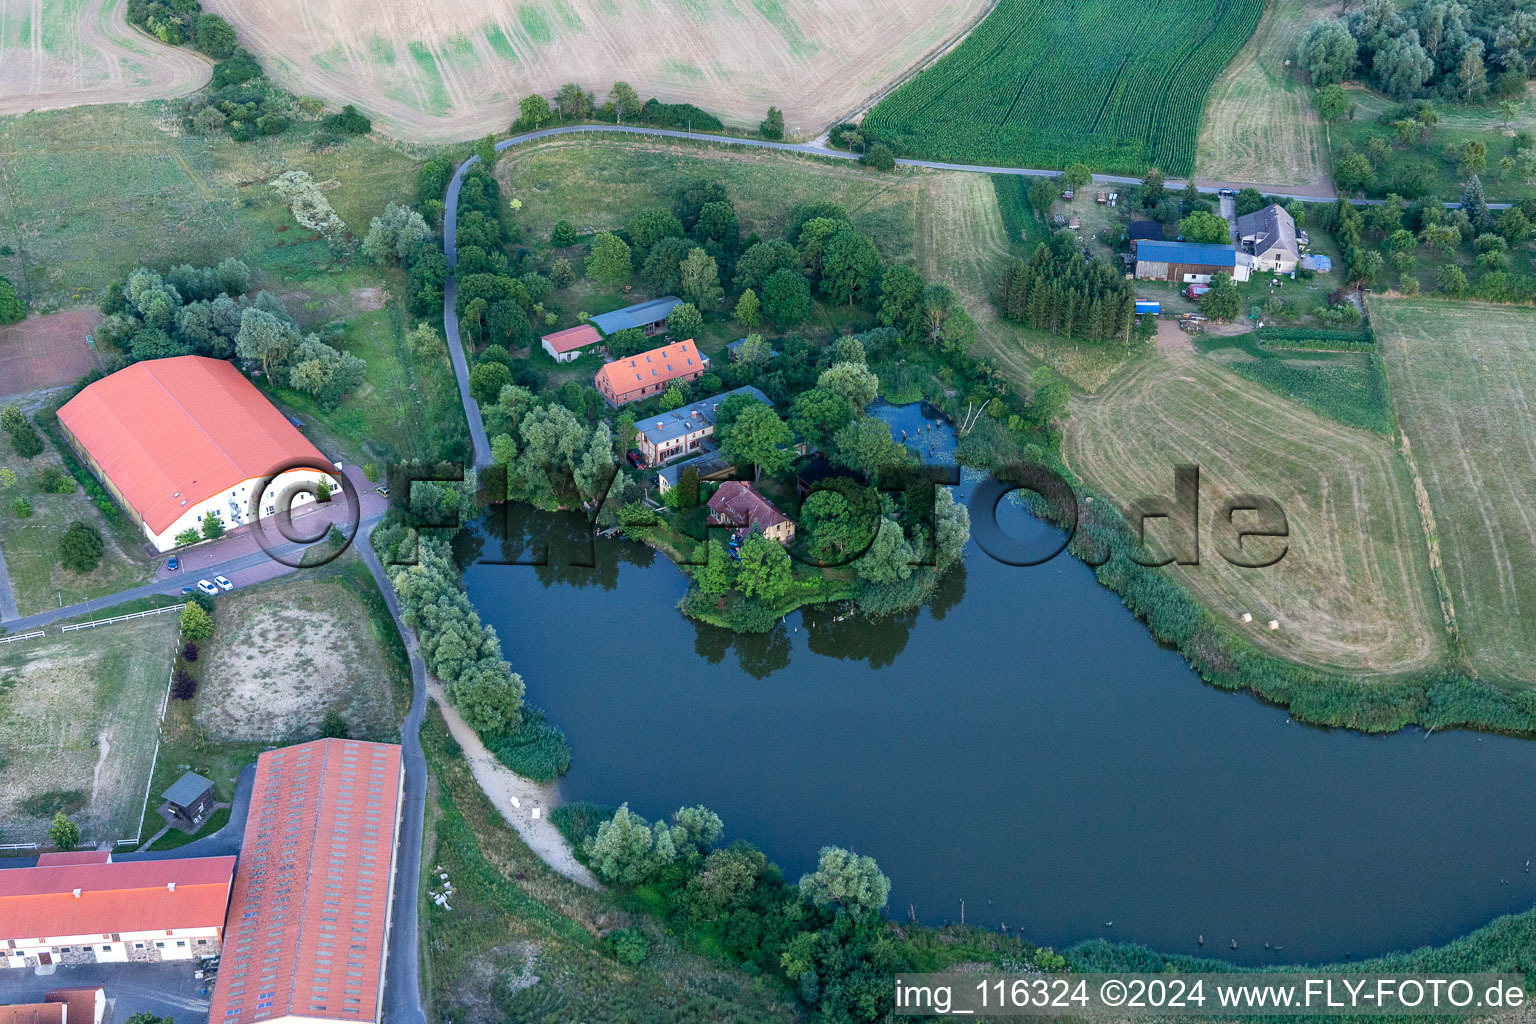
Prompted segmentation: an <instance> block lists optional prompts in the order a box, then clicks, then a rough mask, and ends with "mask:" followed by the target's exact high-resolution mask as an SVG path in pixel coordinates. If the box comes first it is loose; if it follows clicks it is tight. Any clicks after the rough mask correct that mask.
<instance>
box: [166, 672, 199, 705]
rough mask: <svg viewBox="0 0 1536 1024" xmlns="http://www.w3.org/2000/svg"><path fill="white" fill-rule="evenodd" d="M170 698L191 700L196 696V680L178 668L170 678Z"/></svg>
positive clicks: (189, 673) (190, 674)
mask: <svg viewBox="0 0 1536 1024" xmlns="http://www.w3.org/2000/svg"><path fill="white" fill-rule="evenodd" d="M171 696H172V697H175V698H176V699H177V700H191V699H192V698H193V697H196V696H197V679H196V678H194V677H193V675H192V673H191V672H188V671H187V670H186V669H185V668H178V669H177V670H176V674H175V675H174V676H172V677H171Z"/></svg>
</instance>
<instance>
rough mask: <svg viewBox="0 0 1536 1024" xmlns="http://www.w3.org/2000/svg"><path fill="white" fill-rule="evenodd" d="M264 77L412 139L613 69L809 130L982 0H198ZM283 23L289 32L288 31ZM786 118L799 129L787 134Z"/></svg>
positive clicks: (495, 127)
mask: <svg viewBox="0 0 1536 1024" xmlns="http://www.w3.org/2000/svg"><path fill="white" fill-rule="evenodd" d="M205 7H206V8H207V9H208V10H212V11H216V12H217V13H219V14H222V15H224V17H226V18H228V19H229V20H230V21H231V22H232V23H233V24H234V26H235V28H236V29H237V30H238V31H239V33H240V39H241V42H243V43H244V44H245V45H246V46H247V47H248V48H250V49H251V51H252V52H254V53H256V54H257V55H258V56H259V57H260V58H261V60H262V63H263V64H264V65H265V66H266V67H267V69H268V72H269V74H271V75H272V77H273V78H275V79H277V80H278V81H280V82H282V83H283V85H285V86H287V87H288V88H290V89H292V90H293V91H295V92H299V93H307V94H310V95H315V96H319V97H321V98H323V99H325V100H327V101H328V102H330V103H332V104H335V105H340V104H341V103H348V102H351V103H356V104H358V105H359V106H360V107H362V108H364V109H365V110H367V111H368V112H369V113H370V114H371V115H373V117H374V121H375V124H377V125H379V126H380V127H384V128H387V129H388V130H390V131H392V132H394V133H395V134H397V135H400V136H402V137H405V138H410V139H412V140H415V141H449V140H458V139H470V138H475V137H477V136H480V135H483V134H485V133H486V132H505V131H506V130H507V125H508V124H509V123H510V122H511V121H512V120H513V118H515V117H516V116H517V115H516V113H515V108H516V106H517V101H518V100H519V99H521V98H522V97H524V96H526V95H528V94H529V93H533V92H538V93H543V94H544V95H546V96H549V95H553V94H554V93H555V91H556V90H558V89H559V88H560V86H561V85H563V84H564V83H566V82H576V83H578V84H579V85H580V86H581V87H582V88H583V89H588V90H592V91H593V92H595V93H596V94H597V98H598V102H602V100H603V98H604V97H605V96H606V95H607V92H608V89H609V87H610V86H612V84H613V82H614V80H615V79H622V80H624V81H627V82H629V83H630V84H631V85H633V86H634V87H635V88H636V89H637V90H638V91H639V93H640V98H641V99H642V100H644V99H646V98H648V97H651V96H656V97H658V98H660V99H662V100H664V101H669V102H679V101H685V102H690V103H695V104H697V105H699V106H701V107H703V108H704V109H706V110H709V111H711V112H712V113H714V114H716V115H718V116H720V117H722V118H724V119H725V120H726V122H728V123H730V124H735V125H749V126H753V127H755V126H756V125H757V123H758V121H760V120H762V117H763V114H764V113H765V112H766V111H767V109H768V106H769V105H770V104H774V105H777V106H778V107H780V108H782V109H783V111H784V116H785V120H786V122H787V124H788V126H789V129H790V132H791V133H792V134H798V135H803V136H806V137H809V136H812V135H815V134H816V133H817V132H819V131H820V130H821V129H822V128H823V127H825V126H826V125H827V124H828V123H829V122H831V121H833V120H835V119H836V118H839V117H843V116H846V115H847V114H849V113H850V112H852V111H854V110H856V109H858V108H859V106H860V105H861V104H863V103H864V102H866V101H867V99H868V98H869V97H870V96H872V95H874V94H875V93H877V92H879V91H880V90H882V89H884V88H886V87H888V86H889V85H890V83H891V82H893V81H895V80H896V79H898V78H899V77H900V76H901V75H902V74H903V73H905V72H906V71H907V70H908V69H909V68H911V67H912V66H913V65H915V64H917V63H918V62H919V61H920V60H921V59H922V58H923V57H924V56H925V55H926V54H928V53H929V52H930V51H932V50H934V49H935V48H937V47H940V46H942V45H944V44H945V43H946V42H947V41H948V40H950V39H951V38H953V37H955V36H956V35H957V34H959V33H961V32H963V31H964V30H965V28H967V27H968V26H969V25H970V23H971V22H972V20H973V19H974V18H975V17H977V16H978V14H979V12H980V11H981V10H982V9H983V8H984V7H985V3H984V2H983V0H956V2H953V3H930V2H927V0H886V2H876V0H712V2H704V0H680V2H677V3H664V4H652V3H649V2H648V0H517V2H513V0H488V2H487V0H444V2H441V3H439V2H432V0H395V2H392V3H388V4H368V3H362V4H359V3H353V2H350V0H268V2H265V3H248V2H244V0H207V3H206V4H205ZM296 27H301V28H299V29H297V30H296ZM797 129H799V130H798V131H797Z"/></svg>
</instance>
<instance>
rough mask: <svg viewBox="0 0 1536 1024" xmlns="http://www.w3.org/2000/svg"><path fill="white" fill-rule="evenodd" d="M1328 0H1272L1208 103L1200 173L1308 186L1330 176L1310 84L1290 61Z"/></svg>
mask: <svg viewBox="0 0 1536 1024" xmlns="http://www.w3.org/2000/svg"><path fill="white" fill-rule="evenodd" d="M1331 6H1332V5H1331V4H1330V3H1328V2H1327V0H1272V2H1270V3H1267V4H1265V5H1264V16H1263V17H1262V18H1261V19H1260V20H1259V27H1258V28H1257V29H1255V30H1254V33H1253V35H1252V36H1251V37H1250V38H1249V40H1248V43H1247V45H1246V46H1244V47H1243V48H1242V49H1241V50H1240V51H1238V54H1237V56H1236V57H1234V58H1233V59H1232V63H1230V64H1228V65H1227V67H1226V70H1224V71H1223V72H1222V73H1221V75H1220V77H1218V78H1217V79H1216V84H1215V85H1213V86H1212V87H1211V91H1210V94H1209V95H1208V96H1207V97H1206V101H1205V116H1204V118H1203V119H1202V121H1201V124H1200V142H1199V149H1198V152H1197V154H1196V156H1195V174H1196V175H1197V176H1198V177H1201V178H1206V179H1210V180H1214V181H1234V182H1237V181H1252V182H1262V183H1264V184H1267V185H1310V184H1313V183H1316V182H1323V181H1325V179H1326V177H1327V149H1326V146H1325V145H1324V140H1323V126H1322V122H1321V121H1320V120H1319V119H1318V116H1317V109H1316V107H1315V106H1314V105H1313V103H1312V89H1311V87H1310V86H1308V85H1307V84H1306V82H1304V81H1303V80H1302V77H1301V75H1300V74H1298V73H1297V72H1296V70H1295V69H1294V68H1292V67H1288V66H1287V65H1288V64H1289V63H1290V61H1291V60H1292V58H1294V57H1295V56H1296V47H1297V45H1298V44H1299V43H1300V42H1301V38H1302V37H1303V36H1304V35H1306V32H1307V29H1309V28H1311V27H1312V23H1313V22H1315V21H1317V20H1318V19H1319V18H1323V17H1326V16H1327V14H1328V11H1329V9H1330V7H1331Z"/></svg>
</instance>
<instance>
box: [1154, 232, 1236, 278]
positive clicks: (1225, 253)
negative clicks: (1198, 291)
mask: <svg viewBox="0 0 1536 1024" xmlns="http://www.w3.org/2000/svg"><path fill="white" fill-rule="evenodd" d="M1250 269H1251V268H1250V265H1249V264H1247V263H1244V262H1243V261H1241V260H1239V259H1238V258H1237V250H1236V249H1235V248H1233V247H1232V246H1230V245H1210V244H1207V243H1204V242H1159V241H1155V240H1152V239H1145V240H1142V241H1138V242H1137V243H1136V276H1137V277H1139V278H1142V279H1150V280H1155V281H1176V282H1180V283H1195V284H1205V283H1207V282H1209V281H1210V279H1211V277H1212V275H1214V274H1230V275H1232V278H1233V280H1236V281H1246V280H1248V274H1249V270H1250Z"/></svg>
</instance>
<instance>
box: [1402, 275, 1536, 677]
mask: <svg viewBox="0 0 1536 1024" xmlns="http://www.w3.org/2000/svg"><path fill="white" fill-rule="evenodd" d="M1372 320H1373V321H1374V322H1375V325H1376V331H1377V336H1378V337H1379V338H1380V339H1381V341H1380V344H1381V346H1382V358H1383V360H1384V361H1385V363H1386V367H1387V377H1388V379H1389V380H1390V381H1391V385H1392V397H1393V401H1394V403H1395V404H1396V407H1397V415H1398V419H1399V421H1400V422H1401V424H1402V430H1403V434H1404V435H1405V436H1406V438H1407V442H1408V448H1409V451H1410V453H1411V458H1412V463H1413V465H1414V467H1415V469H1416V471H1417V472H1418V474H1419V475H1420V477H1421V478H1422V480H1423V483H1424V489H1425V490H1426V491H1427V492H1428V495H1429V506H1430V509H1431V510H1432V512H1433V516H1434V523H1435V529H1436V533H1437V536H1438V541H1439V549H1440V557H1441V559H1442V561H1443V564H1444V571H1445V579H1446V583H1447V585H1448V587H1449V590H1450V597H1451V602H1452V604H1453V605H1454V607H1455V617H1456V622H1457V627H1458V629H1459V631H1460V634H1461V638H1462V642H1463V644H1464V647H1465V651H1466V655H1467V659H1468V660H1469V662H1470V663H1471V667H1472V668H1473V670H1475V671H1476V672H1477V673H1478V674H1479V675H1482V676H1486V677H1490V678H1496V679H1511V680H1522V681H1525V682H1536V310H1532V309H1529V308H1523V307H1513V306H1486V305H1482V304H1479V303H1459V302H1434V301H1421V300H1413V301H1410V300H1377V301H1375V302H1373V303H1372Z"/></svg>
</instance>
